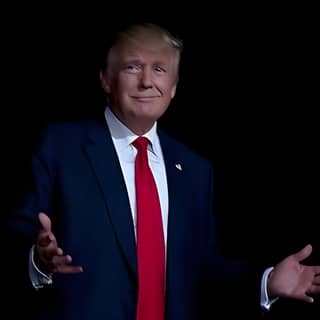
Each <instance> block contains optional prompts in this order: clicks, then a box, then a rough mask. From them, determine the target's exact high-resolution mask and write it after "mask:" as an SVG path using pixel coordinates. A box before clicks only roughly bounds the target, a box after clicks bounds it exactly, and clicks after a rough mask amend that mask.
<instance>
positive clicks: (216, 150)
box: [1, 3, 320, 319]
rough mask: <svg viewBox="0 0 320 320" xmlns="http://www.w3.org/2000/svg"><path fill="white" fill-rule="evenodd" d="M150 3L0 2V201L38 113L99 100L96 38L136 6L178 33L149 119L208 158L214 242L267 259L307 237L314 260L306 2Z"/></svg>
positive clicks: (314, 84) (53, 117) (84, 107)
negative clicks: (173, 77)
mask: <svg viewBox="0 0 320 320" xmlns="http://www.w3.org/2000/svg"><path fill="white" fill-rule="evenodd" d="M157 5H158V4H150V3H149V6H151V7H152V8H150V10H149V9H148V7H145V6H142V5H141V7H139V6H138V5H136V7H132V8H129V7H125V6H124V7H123V8H92V7H91V8H88V7H86V6H80V5H77V7H74V8H65V7H37V8H31V7H29V6H28V7H27V6H26V7H22V6H21V5H19V6H18V7H15V8H4V9H5V10H3V11H2V15H3V18H4V19H3V20H2V21H3V22H2V32H1V33H2V36H1V37H2V44H1V48H2V57H3V58H2V63H3V67H2V71H3V72H2V77H3V79H2V84H3V86H2V93H3V94H2V95H1V104H2V117H1V119H2V126H1V129H2V135H1V137H2V144H1V149H2V161H4V165H3V167H2V168H3V174H2V176H3V179H2V184H3V187H4V190H5V191H4V193H3V208H4V212H7V211H8V210H9V209H10V208H11V205H12V203H13V202H14V199H15V194H16V191H17V190H19V189H20V188H23V185H24V183H26V182H25V181H26V180H25V179H24V178H25V174H26V173H25V169H26V168H27V167H28V165H29V161H30V155H31V153H32V150H33V147H34V146H35V144H36V141H37V139H38V138H39V136H40V134H41V132H42V130H43V129H44V128H45V126H46V124H47V123H48V122H51V121H60V120H77V119H83V118H90V117H94V116H95V115H96V114H97V113H98V112H100V110H102V109H103V107H104V96H103V93H102V91H101V89H100V85H99V79H98V76H99V74H98V72H99V63H100V61H101V57H102V54H103V53H104V52H103V49H104V43H105V41H106V40H107V38H108V36H109V34H110V33H111V31H112V30H114V29H116V28H117V26H118V25H119V24H121V23H122V22H123V21H128V20H136V18H139V19H140V20H141V19H144V20H148V21H152V22H158V23H161V24H162V25H164V26H165V27H168V28H169V29H170V30H171V31H172V32H173V33H176V34H178V35H179V36H181V37H182V38H183V39H184V45H185V51H184V53H183V56H182V64H181V73H180V82H179V85H178V91H177V96H176V97H175V99H174V100H173V102H172V105H171V108H170V109H169V110H168V113H167V114H166V115H165V116H164V117H163V118H162V119H161V120H160V125H161V126H162V127H163V128H164V129H166V130H167V131H168V132H169V133H171V134H172V135H174V136H175V137H177V138H179V139H180V140H182V141H183V142H185V143H187V144H189V145H190V146H191V147H192V148H194V149H195V150H196V151H197V152H199V153H200V154H202V155H203V156H205V157H206V158H208V159H209V160H210V161H212V162H213V164H214V167H215V171H216V195H217V198H216V206H217V209H216V210H217V211H216V212H217V220H218V226H219V227H220V228H219V237H220V240H221V243H222V249H223V250H224V251H225V253H226V254H228V255H231V256H236V257H240V258H252V257H254V258H256V259H258V260H260V261H263V262H265V263H266V266H269V265H272V264H274V263H276V262H277V261H279V259H281V258H283V257H285V256H286V255H288V254H290V253H293V252H295V251H297V250H299V249H301V248H302V247H303V246H304V245H305V244H307V243H312V244H313V245H314V247H315V249H316V250H315V254H314V255H313V256H312V259H311V261H312V262H317V263H320V259H319V256H320V254H319V250H320V246H319V236H318V234H319V233H318V232H319V230H318V228H317V227H318V224H317V223H316V220H317V218H318V217H317V215H318V213H319V200H318V199H319V197H318V194H319V166H318V164H319V155H318V137H319V127H318V122H319V121H318V119H319V118H318V110H317V109H318V108H319V49H318V43H319V33H318V31H317V30H318V26H317V24H318V21H317V19H316V17H315V12H316V11H315V8H312V7H306V6H305V7H299V6H295V7H294V6H293V5H292V4H291V6H289V7H284V6H283V7H280V6H279V5H278V6H271V5H270V6H267V5H262V4H260V5H255V6H249V5H247V6H244V5H243V4H242V5H241V6H240V5H237V6H234V5H233V6H232V5H231V4H228V5H227V4H226V5H212V6H211V8H204V7H201V8H200V6H199V8H194V7H191V6H188V5H187V4H184V5H183V6H182V5H181V7H180V10H177V11H176V12H173V11H169V9H168V8H169V7H164V8H157ZM163 5H164V4H161V6H163ZM153 6H154V8H153ZM124 8H126V9H124ZM111 19H113V20H114V21H111ZM307 307H308V309H305V306H304V305H303V306H301V305H300V304H299V303H293V305H291V304H290V303H289V304H287V303H286V302H282V303H281V302H280V303H279V304H278V306H277V307H275V311H274V313H273V314H274V317H275V316H276V315H277V313H278V314H281V315H282V314H286V315H288V314H289V313H290V312H292V314H295V315H298V313H297V312H301V314H303V315H304V319H309V318H308V314H309V313H310V311H311V310H315V308H316V307H313V306H312V307H311V306H307ZM318 308H319V305H318ZM297 310H298V311H297ZM306 310H308V311H306ZM317 310H318V309H317ZM306 312H307V313H306ZM313 312H314V314H315V312H316V311H313ZM310 317H311V315H310Z"/></svg>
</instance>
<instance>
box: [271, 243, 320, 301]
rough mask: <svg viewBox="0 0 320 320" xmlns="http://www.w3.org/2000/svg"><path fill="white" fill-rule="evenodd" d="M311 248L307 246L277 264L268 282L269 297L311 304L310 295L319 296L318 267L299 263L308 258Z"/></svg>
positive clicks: (319, 277)
mask: <svg viewBox="0 0 320 320" xmlns="http://www.w3.org/2000/svg"><path fill="white" fill-rule="evenodd" d="M311 252H312V246H311V245H307V246H305V247H304V248H303V249H302V250H300V251H299V252H297V253H295V254H292V255H290V256H288V257H286V258H285V259H283V260H282V261H281V262H280V263H278V264H277V265H276V266H275V268H274V270H273V271H272V272H271V274H270V278H269V280H268V293H269V295H270V297H272V298H275V297H283V298H292V299H298V300H302V301H306V302H309V303H312V302H313V301H314V300H313V298H312V296H311V295H315V294H320V266H307V265H304V264H302V263H301V261H303V260H305V259H306V258H307V257H309V256H310V254H311Z"/></svg>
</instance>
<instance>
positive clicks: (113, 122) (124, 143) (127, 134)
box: [104, 106, 161, 157]
mask: <svg viewBox="0 0 320 320" xmlns="http://www.w3.org/2000/svg"><path fill="white" fill-rule="evenodd" d="M104 115H105V119H106V121H107V125H108V127H109V130H110V133H111V136H112V139H113V141H114V143H115V146H116V149H117V150H119V151H120V152H121V151H122V150H124V149H126V148H128V146H131V144H132V142H133V141H134V140H135V139H136V138H138V136H137V135H136V134H135V133H133V132H132V131H131V130H130V129H129V128H128V127H126V126H125V125H124V124H123V123H122V122H121V121H120V120H119V119H118V118H117V117H116V116H115V114H114V113H113V112H112V111H111V109H110V108H109V107H108V106H107V107H106V109H105V112H104ZM143 136H144V137H146V138H148V140H149V141H150V144H149V146H148V149H149V150H150V151H151V152H152V153H154V154H155V156H157V157H160V155H161V151H160V143H159V138H158V135H157V122H155V124H154V125H153V126H152V128H151V129H150V130H149V131H148V132H146V133H145V134H144V135H143Z"/></svg>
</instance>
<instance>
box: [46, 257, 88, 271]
mask: <svg viewBox="0 0 320 320" xmlns="http://www.w3.org/2000/svg"><path fill="white" fill-rule="evenodd" d="M71 263H72V258H71V256H70V255H66V256H54V257H53V259H52V267H53V268H52V270H53V272H59V273H80V272H83V268H82V267H81V266H74V265H71Z"/></svg>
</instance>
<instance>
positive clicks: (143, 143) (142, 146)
mask: <svg viewBox="0 0 320 320" xmlns="http://www.w3.org/2000/svg"><path fill="white" fill-rule="evenodd" d="M132 144H133V145H134V146H135V148H136V149H137V150H138V151H143V152H146V150H147V148H148V144H149V140H148V139H147V138H145V137H138V138H137V139H136V140H134V141H133V143H132Z"/></svg>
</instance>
